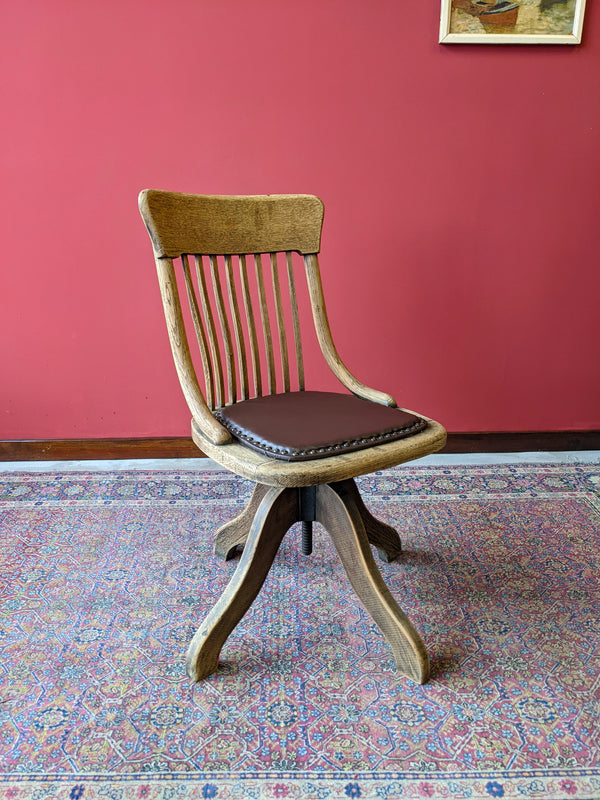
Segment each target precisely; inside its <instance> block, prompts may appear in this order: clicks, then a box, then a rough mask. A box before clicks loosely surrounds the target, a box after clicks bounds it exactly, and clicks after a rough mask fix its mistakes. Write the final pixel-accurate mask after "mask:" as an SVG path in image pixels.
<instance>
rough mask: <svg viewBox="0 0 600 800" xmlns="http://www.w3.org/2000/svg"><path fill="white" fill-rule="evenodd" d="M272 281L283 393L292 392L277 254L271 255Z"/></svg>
mask: <svg viewBox="0 0 600 800" xmlns="http://www.w3.org/2000/svg"><path fill="white" fill-rule="evenodd" d="M271 280H272V283H273V299H274V300H275V316H276V319H277V333H278V335H279V353H280V356H281V375H282V378H283V391H284V392H289V390H290V365H289V360H288V351H287V335H286V332H285V318H284V316H283V304H282V302H281V287H280V285H279V270H278V268H277V253H271Z"/></svg>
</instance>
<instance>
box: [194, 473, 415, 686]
mask: <svg viewBox="0 0 600 800" xmlns="http://www.w3.org/2000/svg"><path fill="white" fill-rule="evenodd" d="M310 488H312V489H313V490H314V503H311V502H310V497H309V498H308V501H307V497H306V494H303V492H305V491H306V490H299V489H291V488H275V487H269V486H264V485H262V484H258V485H257V486H256V488H255V490H254V493H253V495H252V498H251V499H250V502H249V504H248V506H247V508H246V509H245V510H244V511H243V512H242V514H240V515H239V516H238V517H237V518H236V519H234V520H233V521H232V522H229V523H227V524H226V525H224V526H223V527H222V528H220V529H219V531H218V533H217V539H216V543H215V552H216V553H217V555H219V556H220V557H222V558H226V559H227V558H231V557H232V555H233V553H234V552H235V549H236V547H238V546H240V545H243V546H244V549H243V552H242V557H241V559H240V563H239V564H238V567H237V569H236V571H235V573H234V574H233V577H232V578H231V581H230V582H229V585H228V586H227V588H226V589H225V591H224V592H223V594H222V596H221V597H220V599H219V600H218V601H217V603H216V604H215V606H214V607H213V608H212V609H211V611H210V612H209V614H208V615H207V617H206V618H205V620H204V621H203V622H202V624H201V626H200V628H199V629H198V631H197V632H196V634H195V636H194V638H193V639H192V642H191V643H190V646H189V648H188V652H187V656H186V669H187V674H188V677H190V678H191V679H192V680H195V681H200V680H203V679H204V678H206V677H208V675H210V674H211V673H213V672H215V671H216V670H217V667H218V661H219V654H220V652H221V648H222V647H223V645H224V643H225V641H226V639H227V637H228V636H229V635H230V633H231V632H232V631H233V629H234V628H235V627H236V625H237V624H238V623H239V622H240V620H241V619H242V617H243V616H244V614H245V613H246V612H247V611H248V609H249V608H250V606H251V605H252V602H253V601H254V599H255V598H256V596H257V595H258V593H259V591H260V589H261V587H262V585H263V583H264V581H265V579H266V577H267V574H268V572H269V569H270V567H271V564H272V563H273V560H274V558H275V555H276V553H277V550H278V548H279V545H280V544H281V541H282V539H283V537H284V536H285V534H286V532H287V531H288V530H289V529H290V527H291V526H292V525H293V524H294V523H295V522H299V521H306V517H312V519H309V520H308V521H310V522H312V521H313V520H314V521H317V522H320V523H321V524H322V525H323V527H324V528H325V529H326V530H327V532H328V533H329V535H330V536H331V539H332V541H333V543H334V545H335V548H336V550H337V553H338V555H339V557H340V559H341V561H342V564H343V566H344V569H345V570H346V574H347V576H348V579H349V580H350V583H351V585H352V587H353V589H354V591H355V592H356V594H357V595H358V598H359V599H360V600H361V601H362V603H363V605H364V607H365V608H366V610H367V611H368V612H369V614H370V615H371V617H372V618H373V620H374V622H375V623H376V624H377V626H378V627H379V628H380V630H381V632H382V633H383V635H384V637H385V639H386V640H387V642H388V644H389V646H390V648H391V650H392V653H393V656H394V660H395V662H396V668H397V670H398V672H400V673H402V674H404V675H406V676H407V677H409V678H411V679H412V680H413V681H415V682H416V683H425V682H426V681H427V679H428V678H429V657H428V655H427V651H426V650H425V646H424V644H423V642H422V640H421V637H420V636H419V634H418V633H417V631H416V629H415V628H414V626H413V625H412V623H411V622H410V620H409V619H408V617H407V616H406V614H404V612H403V611H402V610H401V609H400V607H399V606H398V604H397V603H396V601H395V600H394V598H393V597H392V595H391V593H390V591H389V589H388V588H387V586H386V585H385V583H384V581H383V578H382V577H381V574H380V572H379V570H378V569H377V566H376V564H375V560H374V558H373V555H372V553H371V547H370V543H372V544H374V545H375V546H376V547H377V548H378V550H379V552H380V555H382V557H383V558H384V560H386V561H391V560H393V559H394V558H396V557H397V556H398V555H399V554H400V552H401V544H400V538H399V536H398V534H397V533H396V531H395V530H394V529H393V528H392V527H390V526H389V525H385V524H384V523H382V522H380V521H379V520H377V519H375V517H373V516H372V515H371V514H370V512H369V511H368V510H367V509H366V508H365V505H364V503H363V502H362V499H361V497H360V493H359V491H358V489H357V487H356V484H355V483H354V481H353V480H346V481H341V482H339V483H332V484H324V485H320V486H316V487H310Z"/></svg>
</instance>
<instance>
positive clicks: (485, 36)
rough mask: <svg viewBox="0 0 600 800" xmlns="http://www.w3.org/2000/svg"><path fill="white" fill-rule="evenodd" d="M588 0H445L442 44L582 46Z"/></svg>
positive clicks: (442, 14) (441, 18)
mask: <svg viewBox="0 0 600 800" xmlns="http://www.w3.org/2000/svg"><path fill="white" fill-rule="evenodd" d="M584 10H585V0H442V10H441V16H440V39H439V40H440V42H441V43H442V44H454V43H467V44H468V43H470V44H579V43H580V42H581V33H582V30H583V13H584Z"/></svg>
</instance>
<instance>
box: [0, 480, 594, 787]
mask: <svg viewBox="0 0 600 800" xmlns="http://www.w3.org/2000/svg"><path fill="white" fill-rule="evenodd" d="M358 483H359V487H360V489H361V492H362V494H363V498H364V500H365V502H366V503H367V505H368V507H369V508H370V509H371V510H372V511H373V513H374V514H375V515H376V516H378V517H379V518H380V519H382V520H384V521H386V522H389V523H390V524H393V525H394V526H395V527H396V528H397V529H398V531H399V533H400V535H401V538H402V542H403V547H404V554H403V556H402V557H401V558H400V559H399V560H398V561H397V562H395V563H392V564H384V563H381V562H379V561H378V564H379V567H380V569H381V572H382V574H383V577H384V580H385V581H386V583H387V585H388V586H389V587H390V590H391V591H392V593H393V594H394V596H395V597H396V598H397V600H398V602H399V604H400V606H401V607H402V608H403V609H404V610H405V611H406V613H407V614H408V615H409V617H410V618H411V620H412V621H413V623H414V624H415V626H416V627H417V629H418V630H419V631H420V632H421V634H422V637H423V640H424V642H425V645H426V647H427V649H428V652H429V654H430V657H431V660H432V678H431V680H430V682H429V683H427V684H426V685H425V686H417V685H415V684H413V683H412V682H411V681H409V680H408V679H406V678H403V677H399V676H397V675H396V674H395V672H394V668H393V661H392V658H391V655H390V651H389V650H388V648H387V645H386V644H385V642H384V640H383V638H382V636H381V634H380V633H379V631H378V629H377V628H376V627H375V625H374V624H373V622H372V621H371V619H370V618H369V617H368V615H367V614H366V613H365V611H364V610H363V608H362V607H361V606H360V604H359V602H358V601H357V600H355V596H354V594H353V592H352V589H351V588H350V586H349V584H348V581H347V579H346V577H345V574H344V572H343V569H342V568H341V565H340V563H339V561H338V559H337V556H336V554H335V551H334V549H333V546H332V545H331V543H330V541H329V539H328V537H327V535H326V533H325V532H324V531H323V529H322V528H320V527H319V526H316V529H315V546H314V552H313V555H312V556H310V557H306V556H303V555H302V554H301V550H300V546H299V539H300V531H299V526H294V528H293V529H292V530H291V531H290V532H289V533H288V535H287V536H286V538H285V540H284V542H283V545H282V547H281V549H280V551H279V553H278V555H277V557H276V560H275V563H274V566H273V568H272V570H271V573H270V574H269V577H268V578H267V581H266V583H265V586H264V587H263V590H262V592H261V594H260V595H259V597H258V599H257V600H256V602H255V603H254V605H253V606H252V608H251V609H250V611H249V612H248V614H247V615H246V617H245V618H244V619H243V620H242V622H241V623H240V625H239V626H238V627H237V628H236V630H235V631H234V633H233V634H232V636H231V637H230V638H229V640H228V641H227V643H226V644H225V647H224V649H223V652H222V662H221V668H220V669H219V672H218V673H217V674H215V675H212V676H211V677H210V678H209V679H207V680H206V681H204V682H203V683H201V684H196V685H193V684H191V683H190V682H189V680H188V679H187V678H186V676H185V672H184V666H183V659H184V654H185V650H186V648H187V644H188V642H189V640H190V638H191V636H192V634H193V632H194V630H195V628H196V627H197V626H198V625H199V622H200V620H201V619H202V617H203V616H204V615H205V614H206V613H207V611H208V609H209V608H210V607H211V606H212V605H213V604H214V603H215V602H216V600H217V598H218V597H219V595H220V594H221V592H222V591H223V589H224V588H225V586H226V584H227V582H228V580H229V578H230V576H231V574H232V572H233V571H234V569H235V565H236V562H235V561H233V562H228V563H224V562H221V561H218V560H217V559H216V558H214V557H213V555H212V535H213V532H214V530H215V528H216V527H218V526H219V525H221V524H223V523H224V522H226V521H227V520H228V519H231V518H232V517H233V516H235V515H236V514H238V513H239V512H240V511H241V509H242V508H243V506H244V504H245V502H246V501H247V499H248V497H249V494H250V490H251V484H250V483H249V482H247V481H243V480H241V479H237V478H235V477H234V476H231V475H229V474H227V473H223V472H215V471H206V472H200V473H194V472H173V473H167V472H136V471H128V472H112V473H100V472H98V473H93V472H87V473H81V472H78V473H56V474H51V473H41V474H40V473H38V474H34V473H0V542H1V543H2V546H1V550H0V797H2V798H5V797H6V798H16V799H17V800H21V799H22V798H36V800H37V798H39V800H42V799H45V798H69V800H80V798H83V799H84V800H91V799H92V798H130V797H131V798H150V799H151V800H152V799H153V798H157V799H158V798H160V800H163V799H164V800H166V798H186V799H187V798H218V800H225V799H229V798H240V799H242V798H263V797H265V798H315V799H316V798H328V799H329V798H342V799H343V800H346V798H382V799H383V800H395V799H396V798H427V797H433V798H455V797H459V798H473V799H474V800H478V799H480V798H493V797H504V798H516V797H518V798H528V797H539V798H545V799H546V798H554V800H559V798H574V799H575V800H582V799H584V798H585V799H587V800H590V799H591V798H600V569H599V567H600V479H599V471H598V467H597V466H593V465H585V464H574V465H533V464H532V465H519V466H508V465H506V466H503V465H500V466H498V465H495V466H490V467H467V466H465V467H452V468H444V467H419V466H418V465H414V466H405V467H402V468H398V469H395V470H387V471H385V472H383V473H378V474H375V475H372V476H369V477H366V478H362V479H359V481H358Z"/></svg>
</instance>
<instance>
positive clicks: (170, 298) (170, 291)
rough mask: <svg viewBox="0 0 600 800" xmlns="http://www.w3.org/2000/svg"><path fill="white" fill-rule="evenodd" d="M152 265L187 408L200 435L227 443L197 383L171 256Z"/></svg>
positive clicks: (222, 428) (228, 439)
mask: <svg viewBox="0 0 600 800" xmlns="http://www.w3.org/2000/svg"><path fill="white" fill-rule="evenodd" d="M156 269H157V272H158V282H159V285H160V294H161V297H162V301H163V309H164V312H165V319H166V322H167V329H168V331H169V341H170V343H171V351H172V352H173V359H174V361H175V367H176V369H177V375H178V377H179V382H180V384H181V388H182V390H183V394H184V396H185V399H186V401H187V404H188V406H189V409H190V411H191V412H192V416H193V417H194V419H195V420H196V422H197V423H198V425H199V427H200V428H201V430H202V432H203V433H204V435H205V436H206V437H207V438H208V439H210V441H211V442H212V443H213V444H216V445H220V444H227V443H228V442H231V441H232V437H231V434H230V433H229V431H228V430H227V429H226V428H224V427H223V425H221V423H220V422H219V421H218V420H216V419H215V417H214V416H213V415H212V413H211V411H210V409H209V407H208V406H207V404H206V401H205V399H204V397H203V395H202V391H201V389H200V386H199V384H198V379H197V377H196V371H195V369H194V365H193V362H192V357H191V354H190V348H189V345H188V340H187V335H186V332H185V323H184V321H183V315H182V313H181V304H180V302H179V292H178V290H177V279H176V277H175V270H174V268H173V260H172V259H171V258H157V259H156Z"/></svg>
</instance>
